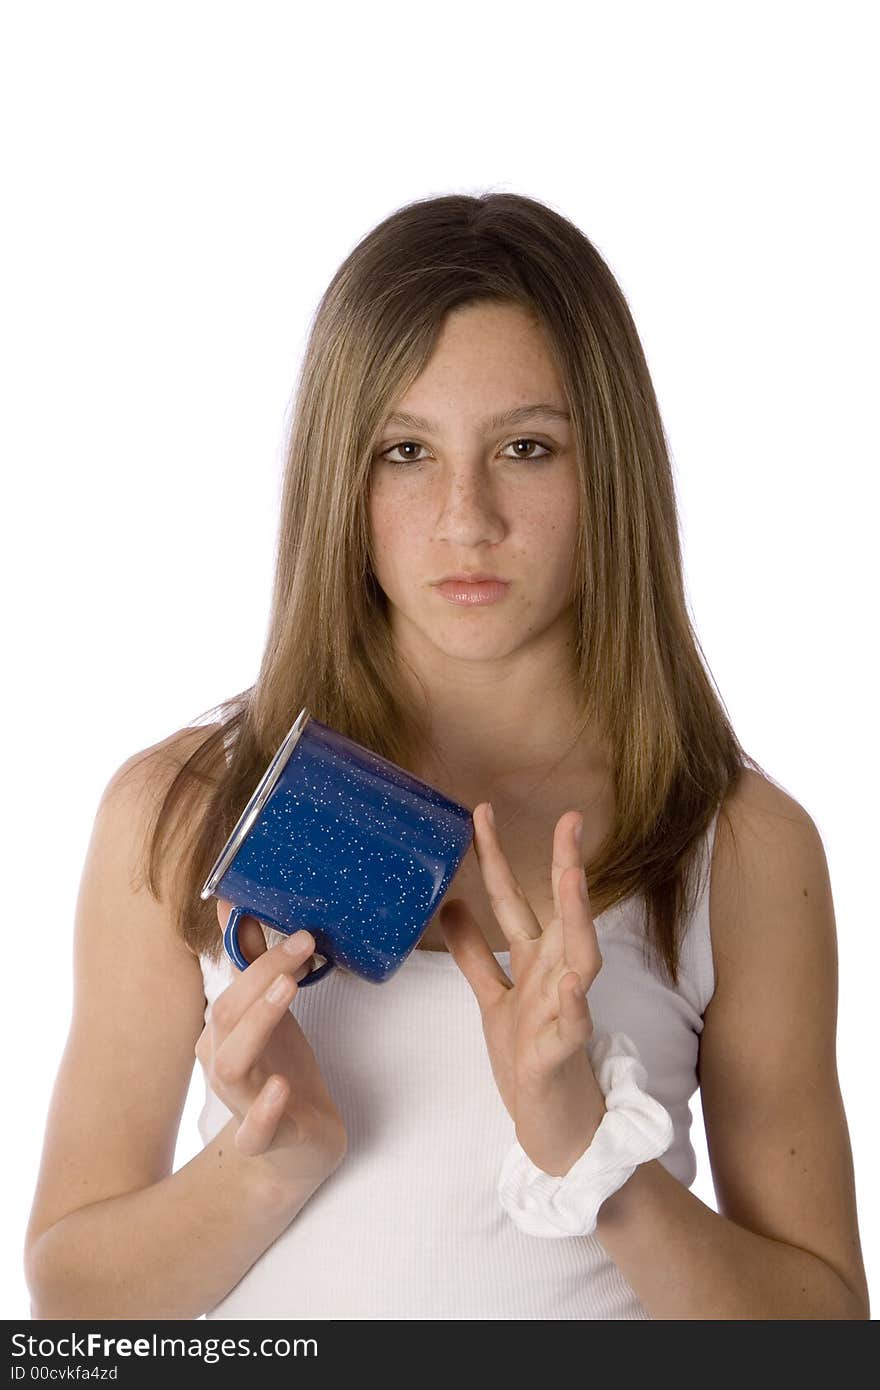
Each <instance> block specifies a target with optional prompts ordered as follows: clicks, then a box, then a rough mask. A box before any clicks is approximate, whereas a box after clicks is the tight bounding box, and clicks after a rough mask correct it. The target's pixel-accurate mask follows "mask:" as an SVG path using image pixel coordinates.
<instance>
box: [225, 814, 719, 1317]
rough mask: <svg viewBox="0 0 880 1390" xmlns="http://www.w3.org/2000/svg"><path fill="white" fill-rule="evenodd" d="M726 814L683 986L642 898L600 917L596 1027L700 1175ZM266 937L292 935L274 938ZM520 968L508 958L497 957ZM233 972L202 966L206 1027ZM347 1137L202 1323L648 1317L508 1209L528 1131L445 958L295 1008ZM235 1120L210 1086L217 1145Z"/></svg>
mask: <svg viewBox="0 0 880 1390" xmlns="http://www.w3.org/2000/svg"><path fill="white" fill-rule="evenodd" d="M716 823H717V812H716V815H715V817H714V818H713V820H712V822H711V824H710V826H709V830H708V832H707V834H706V836H705V838H704V841H703V845H702V860H701V865H700V875H701V878H700V891H699V894H698V898H697V903H696V907H695V910H694V912H693V914H692V916H691V917H690V919H689V920H688V922H687V923H686V931H685V934H684V938H683V942H682V949H681V967H680V975H679V983H678V986H677V987H676V988H673V987H672V986H671V985H670V984H669V983H668V982H666V981H664V980H662V979H661V978H660V976H659V974H658V973H655V972H654V971H653V970H649V969H648V968H647V967H646V965H645V963H644V958H643V938H644V928H643V924H642V919H643V910H644V900H643V897H642V895H641V894H639V895H635V896H634V897H632V898H629V899H627V900H625V901H623V902H619V903H615V904H614V905H613V906H612V907H610V908H608V909H607V910H606V911H605V912H603V913H601V914H600V915H599V916H598V917H597V918H596V919H595V925H596V932H597V935H598V939H599V949H600V951H601V953H602V968H601V970H600V972H599V974H598V976H597V977H596V979H595V980H594V981H593V984H592V985H591V986H590V991H589V1005H590V1014H591V1017H592V1019H593V1023H594V1026H595V1027H596V1028H607V1029H609V1030H610V1031H618V1030H619V1031H622V1032H624V1033H626V1034H627V1035H628V1036H629V1037H630V1038H631V1039H632V1040H633V1042H634V1043H635V1044H636V1047H637V1048H638V1050H639V1054H640V1056H641V1059H642V1062H643V1063H644V1066H645V1069H646V1072H647V1077H648V1080H647V1089H648V1090H649V1091H650V1093H651V1094H652V1095H653V1096H655V1097H656V1099H657V1100H659V1101H660V1102H661V1103H662V1104H663V1105H665V1106H666V1108H667V1110H668V1111H669V1113H670V1115H671V1117H672V1121H673V1124H674V1129H675V1137H674V1139H673V1142H672V1145H671V1147H670V1148H669V1149H668V1150H667V1152H666V1153H665V1154H664V1155H663V1156H662V1157H661V1158H660V1159H659V1160H658V1161H659V1162H660V1163H662V1164H663V1166H664V1167H665V1168H666V1169H667V1171H668V1172H670V1173H671V1174H672V1175H673V1176H674V1177H676V1178H677V1179H678V1180H679V1182H681V1183H682V1184H683V1185H684V1186H686V1187H690V1185H691V1184H692V1182H693V1181H694V1178H695V1177H696V1169H697V1165H696V1156H695V1153H694V1150H693V1147H692V1145H691V1142H690V1126H691V1112H690V1107H689V1103H688V1102H689V1100H690V1097H691V1096H692V1095H693V1094H694V1092H695V1091H696V1089H697V1076H696V1067H697V1056H698V1046H699V1036H700V1033H701V1032H702V1028H703V1018H702V1016H703V1014H704V1012H705V1010H706V1007H707V1005H708V1003H709V1000H710V999H711V997H712V993H713V990H714V988H715V979H714V971H713V963H712V950H711V941H710V935H709V879H710V868H711V857H712V846H713V843H714V837H715V826H716ZM268 939H269V944H270V945H272V944H274V943H275V941H276V940H280V939H281V938H280V936H279V935H278V934H277V933H275V932H272V931H270V932H269V938H268ZM495 956H496V959H497V960H499V961H500V962H501V965H502V968H503V969H504V970H505V972H506V973H507V974H508V975H509V974H510V953H509V952H508V951H500V952H498V951H496V952H495ZM236 974H237V971H236V967H235V966H233V965H232V963H231V962H230V961H228V960H227V959H226V957H225V956H224V957H223V961H222V963H221V964H220V965H219V966H217V965H215V964H214V963H213V962H212V961H211V960H210V959H209V958H208V957H206V956H203V957H202V975H203V978H204V982H205V1000H206V1008H205V1019H206V1021H207V1019H208V1018H209V1016H210V1009H211V1005H212V1003H213V1001H214V1000H215V999H216V997H217V995H218V994H219V993H220V992H221V991H222V990H223V989H225V988H226V986H227V985H228V984H229V983H230V982H231V980H232V979H233V978H234V976H235V975H236ZM290 1008H291V1010H292V1011H293V1013H294V1015H295V1017H296V1018H297V1020H298V1022H299V1024H300V1026H301V1028H302V1029H303V1032H304V1033H305V1035H306V1037H307V1038H308V1040H309V1043H310V1044H311V1046H312V1048H313V1050H314V1053H315V1056H316V1058H317V1060H318V1064H319V1066H320V1068H321V1072H322V1075H323V1076H324V1079H325V1081H326V1083H327V1087H328V1090H329V1091H330V1094H331V1096H332V1097H333V1100H334V1103H335V1104H336V1106H337V1108H338V1109H339V1112H340V1114H341V1115H342V1118H343V1120H344V1123H345V1127H346V1132H347V1135H348V1151H347V1153H346V1155H345V1158H344V1159H343V1161H342V1163H341V1164H340V1166H339V1167H338V1168H337V1169H336V1171H335V1172H334V1173H332V1174H331V1175H330V1177H329V1178H327V1180H326V1181H325V1182H324V1183H323V1184H322V1185H321V1186H320V1187H319V1188H318V1190H317V1191H316V1192H315V1193H314V1194H313V1196H312V1197H311V1198H310V1199H309V1201H308V1202H307V1203H306V1205H305V1206H304V1207H303V1208H302V1209H301V1210H300V1212H299V1213H298V1214H297V1215H296V1216H295V1217H294V1219H293V1220H292V1221H291V1223H290V1225H289V1226H288V1227H287V1228H286V1230H284V1231H283V1232H282V1233H281V1235H280V1236H279V1237H278V1238H277V1239H276V1240H275V1241H274V1242H273V1244H272V1245H271V1246H269V1248H268V1249H267V1250H266V1251H265V1252H264V1253H263V1255H262V1256H261V1257H260V1258H259V1259H258V1260H257V1261H256V1262H255V1263H254V1264H253V1265H252V1266H251V1268H250V1269H249V1270H248V1271H247V1273H246V1274H245V1275H244V1276H243V1278H242V1279H240V1280H239V1282H238V1283H237V1284H236V1285H235V1286H234V1288H232V1289H231V1290H230V1292H229V1293H228V1294H227V1295H226V1297H225V1298H223V1299H222V1300H221V1301H220V1302H219V1303H218V1304H217V1305H216V1306H215V1307H214V1308H212V1309H210V1311H208V1312H207V1313H206V1315H205V1316H206V1317H207V1318H209V1319H210V1318H242V1319H266V1318H294V1319H300V1318H302V1319H304V1320H308V1319H309V1318H315V1319H340V1318H341V1319H365V1318H369V1319H391V1320H394V1319H425V1320H428V1319H456V1320H470V1319H514V1318H517V1319H518V1318H524V1319H539V1320H543V1319H553V1320H561V1319H571V1318H602V1319H616V1318H624V1319H626V1318H646V1319H650V1314H649V1313H648V1311H647V1309H646V1308H645V1306H644V1305H643V1304H642V1302H641V1301H640V1300H639V1298H638V1297H637V1295H636V1293H635V1292H634V1290H633V1289H632V1287H631V1286H630V1285H629V1284H628V1283H627V1281H626V1280H625V1279H624V1277H623V1275H622V1274H621V1273H620V1271H619V1269H618V1268H617V1266H616V1265H615V1264H614V1263H613V1261H612V1260H611V1259H610V1257H609V1256H608V1254H607V1253H606V1251H605V1249H604V1247H603V1246H602V1243H601V1241H600V1240H599V1239H598V1237H597V1236H596V1235H595V1234H594V1235H589V1236H575V1237H562V1238H559V1239H542V1238H540V1237H535V1236H528V1235H525V1234H524V1233H522V1232H521V1231H520V1230H519V1229H518V1228H517V1227H516V1226H515V1225H514V1224H513V1222H512V1221H511V1219H510V1217H509V1216H508V1215H507V1213H506V1212H505V1211H504V1210H503V1208H502V1207H501V1205H500V1202H499V1200H498V1196H497V1192H496V1183H497V1179H498V1173H499V1171H500V1167H501V1163H502V1161H503V1159H504V1156H505V1154H506V1153H507V1150H508V1149H509V1148H510V1146H511V1145H512V1144H513V1142H514V1139H515V1138H516V1133H515V1129H514V1125H513V1121H512V1120H511V1118H510V1116H509V1115H508V1113H507V1110H506V1108H505V1106H504V1103H503V1102H502V1100H501V1097H500V1095H499V1093H498V1090H497V1087H496V1085H495V1080H494V1077H493V1075H492V1069H491V1065H490V1062H489V1056H488V1053H487V1050H486V1044H485V1041H484V1038H483V1031H482V1022H481V1018H480V1011H479V1007H478V1005H477V1001H476V998H475V997H474V994H473V991H472V989H471V987H470V985H469V984H468V982H467V980H466V979H465V977H464V976H463V975H462V973H461V971H460V970H459V967H458V966H457V965H456V963H455V961H454V960H453V958H452V956H450V955H449V954H448V953H447V952H446V951H423V950H419V949H416V950H414V951H413V952H411V954H410V955H409V957H408V958H407V960H406V961H405V962H404V964H403V965H402V966H401V967H400V969H399V970H398V971H397V972H396V973H395V974H394V975H392V976H391V978H390V979H388V980H386V981H385V982H384V983H383V984H381V985H376V984H372V983H370V982H369V981H364V980H361V979H360V978H359V977H358V976H356V975H352V974H351V973H349V972H348V971H344V970H338V969H337V970H331V971H330V973H329V974H328V975H327V976H326V977H325V978H324V979H323V980H321V981H320V982H319V983H318V984H316V985H313V986H311V987H310V988H308V989H304V990H300V991H298V992H297V994H296V995H295V997H294V999H293V1001H292V1003H291V1005H290ZM230 1118H231V1112H230V1111H229V1110H228V1109H227V1107H226V1106H225V1105H224V1104H223V1102H222V1101H221V1100H220V1099H219V1097H218V1096H217V1095H216V1094H215V1093H214V1092H213V1091H212V1089H211V1088H210V1086H209V1085H208V1084H207V1080H206V1084H205V1102H204V1105H203V1107H202V1110H201V1113H200V1115H199V1119H198V1126H199V1132H200V1134H201V1136H202V1140H203V1142H204V1143H205V1144H208V1143H209V1142H210V1140H211V1139H213V1137H214V1136H215V1135H216V1134H217V1132H218V1131H219V1130H220V1129H222V1128H223V1126H224V1125H225V1124H226V1123H227V1122H228V1121H229V1119H230Z"/></svg>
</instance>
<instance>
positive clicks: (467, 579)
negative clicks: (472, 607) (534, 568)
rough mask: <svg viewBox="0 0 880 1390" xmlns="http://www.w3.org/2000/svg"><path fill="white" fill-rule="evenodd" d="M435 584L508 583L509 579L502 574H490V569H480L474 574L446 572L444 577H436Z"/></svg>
mask: <svg viewBox="0 0 880 1390" xmlns="http://www.w3.org/2000/svg"><path fill="white" fill-rule="evenodd" d="M434 583H435V584H453V583H457V584H506V583H507V580H506V579H502V577H501V575H500V574H489V573H488V571H484V570H478V571H475V572H474V573H473V574H466V573H462V574H444V575H443V578H442V579H435V581H434Z"/></svg>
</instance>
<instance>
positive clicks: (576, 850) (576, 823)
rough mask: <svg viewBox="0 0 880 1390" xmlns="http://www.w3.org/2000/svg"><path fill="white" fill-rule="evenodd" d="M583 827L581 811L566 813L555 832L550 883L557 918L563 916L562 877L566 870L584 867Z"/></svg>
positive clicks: (560, 818)
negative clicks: (560, 889)
mask: <svg viewBox="0 0 880 1390" xmlns="http://www.w3.org/2000/svg"><path fill="white" fill-rule="evenodd" d="M583 826H584V818H583V816H582V815H581V813H580V812H579V811H566V812H565V813H564V814H563V815H561V816H560V817H559V820H558V821H557V822H556V828H555V829H554V831H553V861H552V864H551V868H550V881H551V884H552V886H553V908H554V915H555V916H556V917H561V916H562V899H561V897H560V895H559V885H560V882H561V879H562V875H563V874H564V873H565V871H566V869H572V868H575V869H580V868H581V867H582V866H583V862H584V860H583V848H582V841H583Z"/></svg>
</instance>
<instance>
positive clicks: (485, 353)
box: [386, 303, 568, 429]
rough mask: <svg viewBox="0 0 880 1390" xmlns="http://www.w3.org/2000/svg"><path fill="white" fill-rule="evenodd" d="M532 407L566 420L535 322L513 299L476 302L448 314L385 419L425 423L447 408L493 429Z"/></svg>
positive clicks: (533, 413) (533, 414)
mask: <svg viewBox="0 0 880 1390" xmlns="http://www.w3.org/2000/svg"><path fill="white" fill-rule="evenodd" d="M537 407H542V408H543V409H544V410H545V411H546V412H547V413H548V414H549V418H551V419H553V420H557V421H561V420H565V419H567V418H568V412H567V402H566V399H565V394H564V391H563V389H562V383H561V380H560V377H559V374H558V371H557V369H556V364H555V361H554V357H553V352H552V349H551V345H550V343H549V342H548V339H547V337H546V335H545V333H544V331H543V329H542V327H541V325H540V324H539V323H538V321H537V319H536V318H535V317H534V316H533V315H531V314H529V313H528V312H526V310H525V309H523V308H521V307H520V306H519V305H510V304H494V303H490V304H474V305H465V306H462V307H461V308H459V309H456V310H453V311H452V312H451V313H450V314H448V315H447V316H446V319H445V320H444V322H443V325H442V328H441V330H440V333H439V335H438V338H437V341H436V343H435V345H434V349H433V351H432V353H431V356H430V357H429V358H428V361H427V363H426V364H425V366H424V368H423V370H422V371H421V373H420V374H419V376H418V377H417V378H416V379H415V381H413V382H412V383H411V384H410V386H409V387H408V389H407V390H406V391H405V392H404V393H403V394H402V395H401V396H400V397H399V398H398V399H397V400H396V401H395V402H394V403H393V404H392V406H391V408H390V410H389V414H388V415H387V417H386V420H387V422H388V423H389V424H392V423H397V424H401V425H409V426H411V427H412V428H419V429H427V428H432V427H435V426H437V425H439V423H440V418H441V417H444V416H447V415H449V414H450V413H451V414H455V415H461V416H473V417H474V418H476V419H479V421H480V422H481V423H485V424H486V426H487V427H489V428H491V427H493V426H495V425H502V424H505V423H515V422H516V420H517V419H519V418H521V419H523V420H525V419H528V418H537V414H538V411H537ZM514 412H520V414H519V415H517V416H515V415H514Z"/></svg>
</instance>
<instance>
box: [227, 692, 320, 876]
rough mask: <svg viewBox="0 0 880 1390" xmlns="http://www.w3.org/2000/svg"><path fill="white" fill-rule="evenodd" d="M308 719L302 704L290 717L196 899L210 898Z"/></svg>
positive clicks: (306, 708)
mask: <svg viewBox="0 0 880 1390" xmlns="http://www.w3.org/2000/svg"><path fill="white" fill-rule="evenodd" d="M310 719H311V715H310V714H309V711H308V707H307V706H306V705H304V706H303V708H302V709H301V710H300V712H299V714H298V715H297V716H296V719H295V720H294V722H293V724H292V725H291V727H290V729H289V730H288V732H287V734H286V735H285V737H284V739H283V741H282V743H281V745H280V747H279V748H278V751H277V752H276V754H275V756H274V757H273V759H272V761H271V762H270V763H269V766H268V767H267V768H266V771H265V772H264V773H263V775H262V777H261V778H260V780H259V782H258V783H257V785H256V787H255V789H254V791H253V794H252V795H251V799H250V801H249V802H248V803H247V805H246V806H245V808H244V810H243V811H242V813H241V815H240V816H239V818H238V820H237V821H236V823H235V825H234V827H233V829H232V831H231V833H230V835H229V838H228V840H227V841H226V844H225V845H224V846H223V848H222V849H221V851H220V853H219V854H218V856H217V858H216V860H215V861H214V866H213V868H212V869H211V872H210V873H209V874H208V877H207V879H206V880H205V884H204V887H203V888H202V890H201V892H200V894H199V897H200V898H202V899H206V898H210V897H211V895H212V894H213V893H214V892H215V891H216V889H217V886H218V884H219V883H220V880H221V879H222V878H223V875H224V874H225V873H226V870H227V869H228V868H229V865H230V864H231V863H232V861H233V859H234V858H235V856H236V854H237V853H238V851H239V849H240V848H241V846H242V844H243V843H244V841H245V840H246V838H247V836H248V833H249V831H250V829H251V827H252V826H253V824H254V822H255V820H256V819H257V816H258V815H259V814H260V812H261V811H262V809H263V807H264V806H265V804H266V802H267V801H268V800H269V797H270V796H271V795H272V791H273V788H274V786H275V783H276V782H277V781H278V778H279V777H280V776H281V774H282V772H283V771H284V768H285V766H286V765H287V762H288V760H289V759H290V756H291V754H292V753H293V750H294V748H295V747H296V745H297V744H298V743H299V740H300V738H301V737H302V735H303V732H304V730H305V728H306V725H307V724H308V722H309V720H310Z"/></svg>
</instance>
